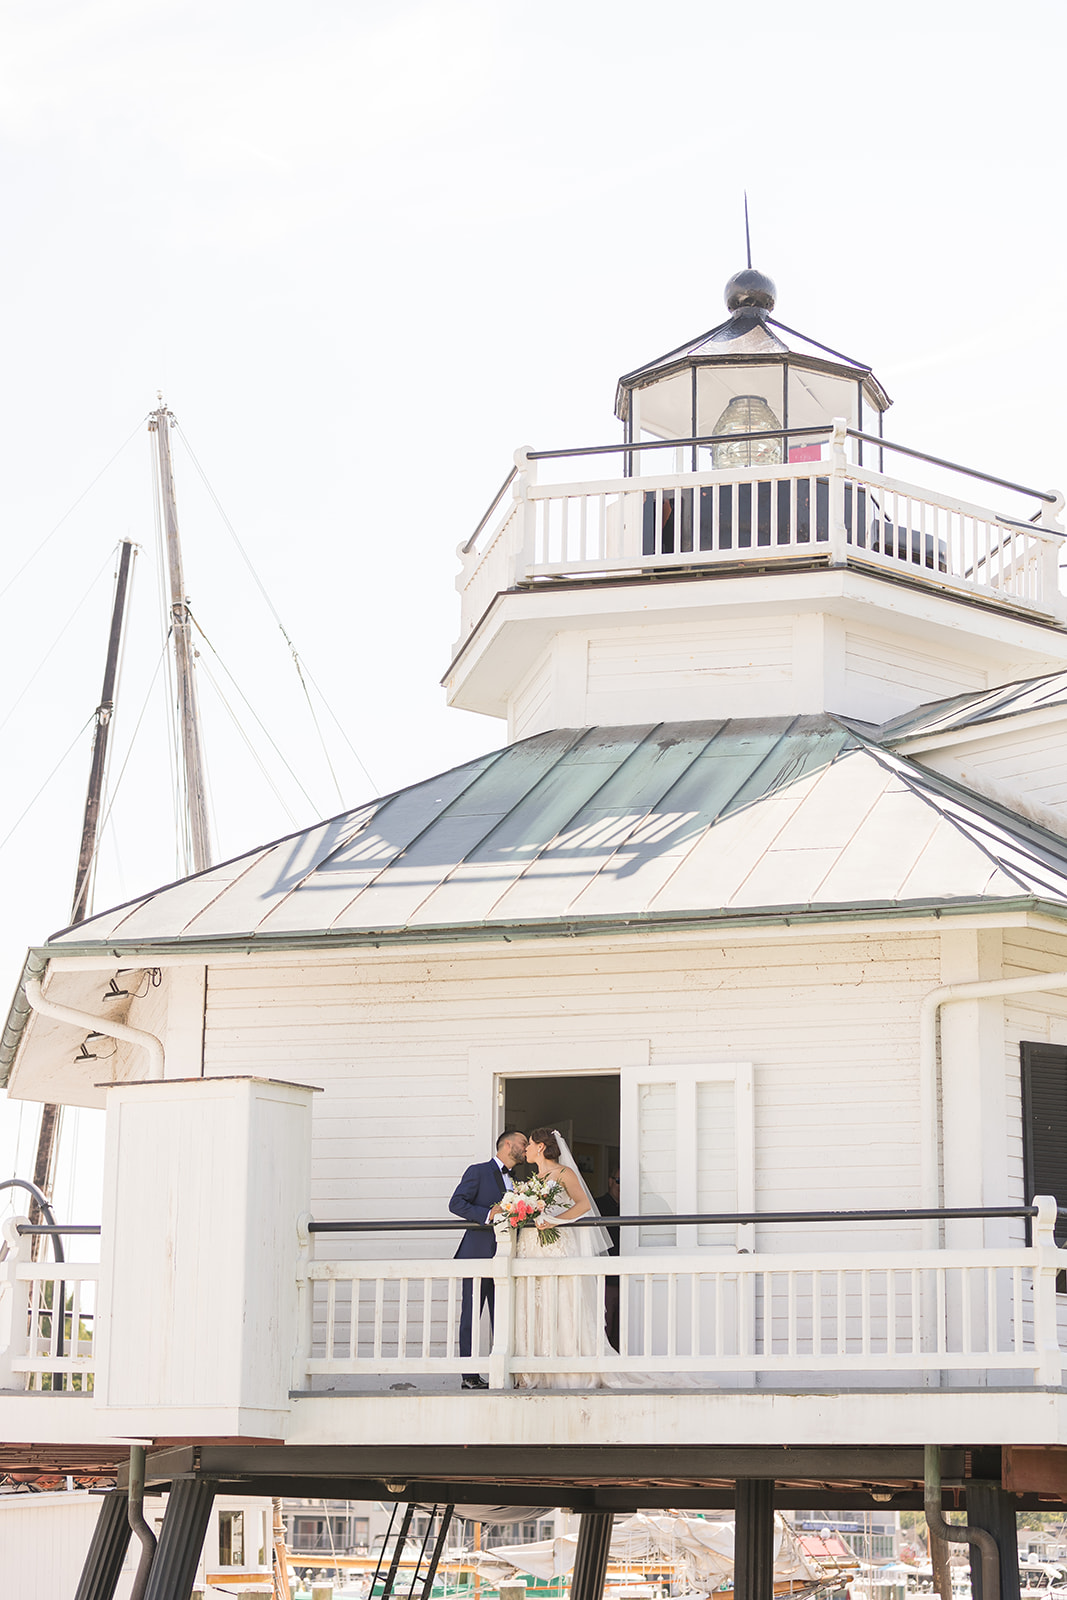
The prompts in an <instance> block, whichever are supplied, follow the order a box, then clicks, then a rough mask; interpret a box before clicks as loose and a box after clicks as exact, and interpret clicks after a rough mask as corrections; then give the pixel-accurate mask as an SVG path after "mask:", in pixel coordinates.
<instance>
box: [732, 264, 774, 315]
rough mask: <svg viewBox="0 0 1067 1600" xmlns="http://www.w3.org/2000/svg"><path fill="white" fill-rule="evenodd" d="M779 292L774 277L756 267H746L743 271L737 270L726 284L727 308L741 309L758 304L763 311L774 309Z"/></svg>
mask: <svg viewBox="0 0 1067 1600" xmlns="http://www.w3.org/2000/svg"><path fill="white" fill-rule="evenodd" d="M777 293H778V291H777V289H776V288H775V287H774V280H773V278H768V276H767V274H766V273H765V272H757V271H756V269H755V267H746V268H745V269H744V271H743V272H735V273H734V275H733V277H732V278H731V279H730V281H729V283H728V284H727V285H726V309H727V311H741V310H744V309H745V308H746V307H750V306H756V307H758V308H759V310H761V311H773V310H774V301H775V297H776V295H777Z"/></svg>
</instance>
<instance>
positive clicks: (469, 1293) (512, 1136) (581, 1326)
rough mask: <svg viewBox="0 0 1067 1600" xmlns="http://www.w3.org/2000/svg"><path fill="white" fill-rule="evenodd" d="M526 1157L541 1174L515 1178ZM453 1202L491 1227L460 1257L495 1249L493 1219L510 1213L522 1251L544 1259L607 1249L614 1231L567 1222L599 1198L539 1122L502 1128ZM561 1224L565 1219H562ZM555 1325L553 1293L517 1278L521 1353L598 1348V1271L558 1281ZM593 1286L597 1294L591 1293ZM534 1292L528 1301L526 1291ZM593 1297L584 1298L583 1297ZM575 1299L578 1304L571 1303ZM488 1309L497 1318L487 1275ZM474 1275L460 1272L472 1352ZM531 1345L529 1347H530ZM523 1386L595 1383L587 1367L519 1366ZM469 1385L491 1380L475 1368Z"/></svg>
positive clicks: (483, 1287)
mask: <svg viewBox="0 0 1067 1600" xmlns="http://www.w3.org/2000/svg"><path fill="white" fill-rule="evenodd" d="M521 1162H526V1163H527V1164H532V1165H533V1166H534V1167H535V1169H536V1175H535V1176H534V1177H533V1178H531V1179H525V1180H522V1181H520V1182H519V1183H518V1184H516V1181H515V1179H514V1178H513V1176H512V1173H513V1169H514V1168H515V1167H517V1166H518V1165H519V1164H520V1163H521ZM448 1209H449V1210H450V1211H451V1212H452V1213H453V1215H454V1216H457V1217H462V1218H463V1220H464V1221H465V1222H475V1223H480V1224H483V1225H486V1224H488V1228H486V1229H485V1231H483V1228H477V1229H475V1228H469V1229H467V1230H466V1231H465V1232H464V1235H463V1238H462V1239H461V1240H460V1244H459V1248H458V1250H457V1251H456V1256H457V1258H462V1259H471V1260H479V1259H480V1260H487V1259H488V1258H489V1257H491V1256H494V1255H495V1254H496V1235H495V1233H494V1232H493V1231H492V1224H493V1223H494V1222H496V1221H497V1220H498V1218H499V1217H500V1216H501V1215H506V1216H508V1217H509V1220H511V1221H512V1225H513V1226H517V1227H518V1250H517V1254H518V1255H519V1256H520V1257H526V1258H531V1257H536V1258H537V1259H539V1260H544V1261H545V1262H546V1265H547V1264H548V1262H549V1261H552V1260H554V1259H557V1258H558V1259H561V1260H562V1259H564V1258H566V1257H568V1256H595V1255H606V1254H607V1253H608V1251H609V1250H610V1248H611V1238H610V1236H609V1235H608V1233H607V1231H606V1230H605V1229H604V1228H600V1227H581V1228H573V1229H571V1228H569V1227H567V1226H566V1224H568V1223H571V1222H575V1221H577V1220H578V1218H580V1217H585V1216H587V1215H590V1214H591V1215H592V1216H599V1212H598V1210H597V1207H596V1203H595V1201H594V1200H593V1197H592V1195H591V1194H590V1192H589V1189H588V1187H587V1185H586V1183H585V1181H584V1180H583V1178H582V1176H581V1174H580V1172H579V1171H578V1169H577V1165H576V1163H575V1162H574V1159H573V1157H572V1156H571V1152H570V1150H569V1148H568V1146H567V1142H566V1140H565V1139H564V1138H563V1137H562V1135H561V1134H560V1133H559V1132H558V1130H557V1129H554V1128H535V1129H534V1130H533V1132H532V1133H531V1134H530V1135H529V1136H528V1137H527V1136H526V1135H525V1134H522V1133H519V1132H518V1131H517V1130H515V1129H508V1130H507V1131H506V1132H504V1133H502V1134H501V1135H500V1137H499V1138H498V1139H497V1142H496V1154H495V1156H494V1157H493V1158H492V1159H491V1160H489V1161H480V1162H476V1163H475V1164H474V1165H473V1166H470V1167H468V1168H467V1170H466V1172H465V1173H464V1174H463V1176H462V1178H461V1179H460V1181H459V1183H458V1184H457V1186H456V1190H455V1193H454V1194H453V1196H452V1198H451V1200H450V1201H449V1205H448ZM561 1225H562V1226H561ZM559 1287H560V1289H561V1291H563V1292H561V1293H560V1294H559V1296H558V1297H557V1311H556V1314H555V1315H554V1317H553V1319H552V1320H553V1323H554V1327H553V1328H549V1327H548V1326H547V1324H546V1318H547V1317H548V1301H549V1297H548V1295H547V1294H546V1293H545V1292H544V1290H543V1287H542V1284H541V1282H540V1281H539V1279H537V1278H525V1277H524V1278H520V1279H518V1281H517V1282H516V1284H515V1294H516V1304H515V1324H516V1332H517V1338H516V1345H515V1352H516V1354H517V1355H522V1354H528V1355H539V1354H546V1353H548V1351H550V1350H552V1351H554V1353H555V1354H557V1355H563V1354H567V1353H574V1354H583V1355H585V1354H587V1355H592V1354H594V1353H595V1350H596V1336H597V1322H598V1320H599V1319H598V1316H597V1311H596V1305H595V1290H596V1283H595V1281H594V1280H593V1279H588V1278H587V1279H584V1280H575V1279H570V1280H568V1282H567V1283H566V1284H563V1283H561V1284H560V1286H559ZM591 1291H592V1295H591ZM529 1296H532V1300H531V1302H530V1303H529V1304H527V1297H529ZM587 1301H588V1302H589V1303H588V1304H586V1302H587ZM571 1302H573V1304H572V1303H571ZM483 1309H487V1310H488V1312H489V1322H490V1327H491V1326H492V1322H493V1309H494V1286H493V1281H492V1279H490V1278H482V1279H481V1280H480V1296H479V1311H478V1314H479V1320H480V1317H481V1312H482V1310H483ZM473 1327H474V1280H473V1278H465V1279H464V1280H463V1295H462V1300H461V1305H460V1320H459V1353H460V1355H461V1356H466V1357H470V1356H471V1352H472V1348H473ZM527 1345H529V1348H528V1349H527V1348H525V1347H526V1346H527ZM516 1381H517V1384H518V1387H520V1388H545V1387H551V1388H575V1387H582V1386H588V1385H590V1378H589V1377H588V1376H587V1375H582V1374H567V1373H544V1374H536V1373H525V1374H521V1373H520V1374H519V1376H518V1378H517V1380H516ZM463 1387H464V1388H465V1389H485V1388H488V1384H487V1382H486V1380H485V1379H484V1378H483V1377H482V1376H481V1375H480V1374H479V1373H477V1372H466V1373H464V1374H463Z"/></svg>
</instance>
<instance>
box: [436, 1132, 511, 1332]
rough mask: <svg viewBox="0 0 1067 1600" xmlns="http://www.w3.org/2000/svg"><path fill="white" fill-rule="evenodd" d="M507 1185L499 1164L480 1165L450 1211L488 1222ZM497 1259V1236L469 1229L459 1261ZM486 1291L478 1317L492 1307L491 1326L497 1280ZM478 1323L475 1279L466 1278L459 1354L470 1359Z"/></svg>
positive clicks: (462, 1183) (486, 1281) (485, 1284)
mask: <svg viewBox="0 0 1067 1600" xmlns="http://www.w3.org/2000/svg"><path fill="white" fill-rule="evenodd" d="M506 1188H507V1185H506V1184H505V1182H504V1174H503V1173H502V1172H501V1170H500V1167H499V1166H498V1164H497V1163H496V1162H495V1161H476V1162H475V1164H474V1166H473V1167H468V1168H467V1170H466V1172H465V1173H464V1174H463V1176H462V1178H460V1180H459V1183H458V1184H457V1185H456V1192H455V1194H454V1195H453V1196H452V1198H451V1200H450V1201H449V1202H448V1209H449V1211H451V1212H452V1214H453V1215H454V1216H457V1217H463V1219H464V1220H465V1221H466V1222H485V1221H486V1220H487V1218H488V1216H489V1213H490V1211H491V1210H492V1209H493V1207H494V1206H495V1205H496V1203H497V1201H498V1200H499V1199H500V1198H501V1196H502V1195H503V1194H504V1192H505V1190H506ZM495 1255H496V1234H495V1233H494V1232H493V1231H492V1229H491V1228H490V1229H489V1230H488V1231H487V1232H485V1233H482V1232H481V1231H480V1230H479V1229H476V1228H468V1229H466V1230H465V1232H464V1234H463V1237H462V1239H461V1240H460V1241H459V1249H458V1250H457V1251H456V1257H457V1259H458V1258H460V1257H468V1256H469V1257H473V1258H475V1259H479V1260H482V1261H484V1260H486V1259H487V1258H488V1257H489V1256H495ZM481 1285H482V1291H481V1300H480V1304H479V1310H478V1315H479V1316H481V1307H482V1306H488V1307H489V1322H490V1326H491V1325H492V1321H493V1302H494V1295H493V1280H492V1278H483V1279H482V1280H481ZM473 1322H474V1279H473V1278H464V1280H463V1299H462V1302H461V1305H460V1316H459V1353H460V1355H461V1356H469V1355H470V1353H471V1344H472V1339H471V1334H472V1325H473Z"/></svg>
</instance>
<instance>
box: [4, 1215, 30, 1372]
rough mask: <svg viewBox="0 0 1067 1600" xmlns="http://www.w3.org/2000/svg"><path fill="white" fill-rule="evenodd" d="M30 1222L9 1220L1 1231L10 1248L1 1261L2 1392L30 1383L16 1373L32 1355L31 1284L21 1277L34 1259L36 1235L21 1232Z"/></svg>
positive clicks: (10, 1218) (12, 1218)
mask: <svg viewBox="0 0 1067 1600" xmlns="http://www.w3.org/2000/svg"><path fill="white" fill-rule="evenodd" d="M28 1222H29V1218H28V1217H8V1219H7V1221H6V1222H5V1223H4V1225H3V1228H2V1229H0V1232H2V1233H3V1238H4V1244H5V1246H6V1251H5V1254H4V1258H3V1261H2V1262H0V1389H14V1388H16V1387H18V1386H19V1385H20V1384H21V1386H22V1387H23V1388H25V1387H26V1384H27V1375H26V1374H25V1373H16V1372H15V1371H14V1368H13V1365H12V1363H13V1362H14V1361H15V1360H16V1359H17V1358H18V1357H19V1356H24V1355H26V1354H27V1353H28V1338H29V1309H30V1285H29V1282H28V1280H27V1279H25V1278H20V1277H19V1276H18V1269H19V1267H20V1266H21V1265H22V1263H23V1262H24V1261H28V1260H29V1259H30V1241H31V1238H32V1237H33V1236H32V1235H31V1234H22V1233H20V1232H19V1227H20V1226H24V1225H26V1224H27V1223H28Z"/></svg>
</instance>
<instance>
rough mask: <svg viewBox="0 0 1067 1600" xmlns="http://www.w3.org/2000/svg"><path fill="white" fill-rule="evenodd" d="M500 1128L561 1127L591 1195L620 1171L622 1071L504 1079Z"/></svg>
mask: <svg viewBox="0 0 1067 1600" xmlns="http://www.w3.org/2000/svg"><path fill="white" fill-rule="evenodd" d="M503 1090H504V1093H503V1112H504V1120H503V1122H502V1123H501V1125H500V1126H501V1128H519V1129H521V1131H522V1132H523V1133H529V1132H530V1129H531V1128H558V1129H559V1131H560V1133H562V1135H563V1137H564V1138H565V1139H566V1141H567V1143H568V1144H569V1145H570V1147H571V1150H572V1151H573V1153H574V1159H575V1162H576V1163H577V1165H578V1168H579V1170H580V1172H581V1174H582V1177H583V1178H584V1179H585V1181H586V1183H587V1184H588V1185H589V1188H590V1191H591V1192H592V1194H593V1195H602V1194H603V1193H604V1191H605V1190H606V1189H607V1186H608V1179H609V1178H610V1177H611V1175H612V1173H613V1172H617V1171H618V1169H619V1074H618V1073H617V1072H597V1073H589V1074H580V1073H575V1074H573V1075H571V1074H569V1073H562V1072H557V1073H553V1074H552V1076H551V1077H544V1078H535V1077H521V1078H505V1079H504V1080H503Z"/></svg>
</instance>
